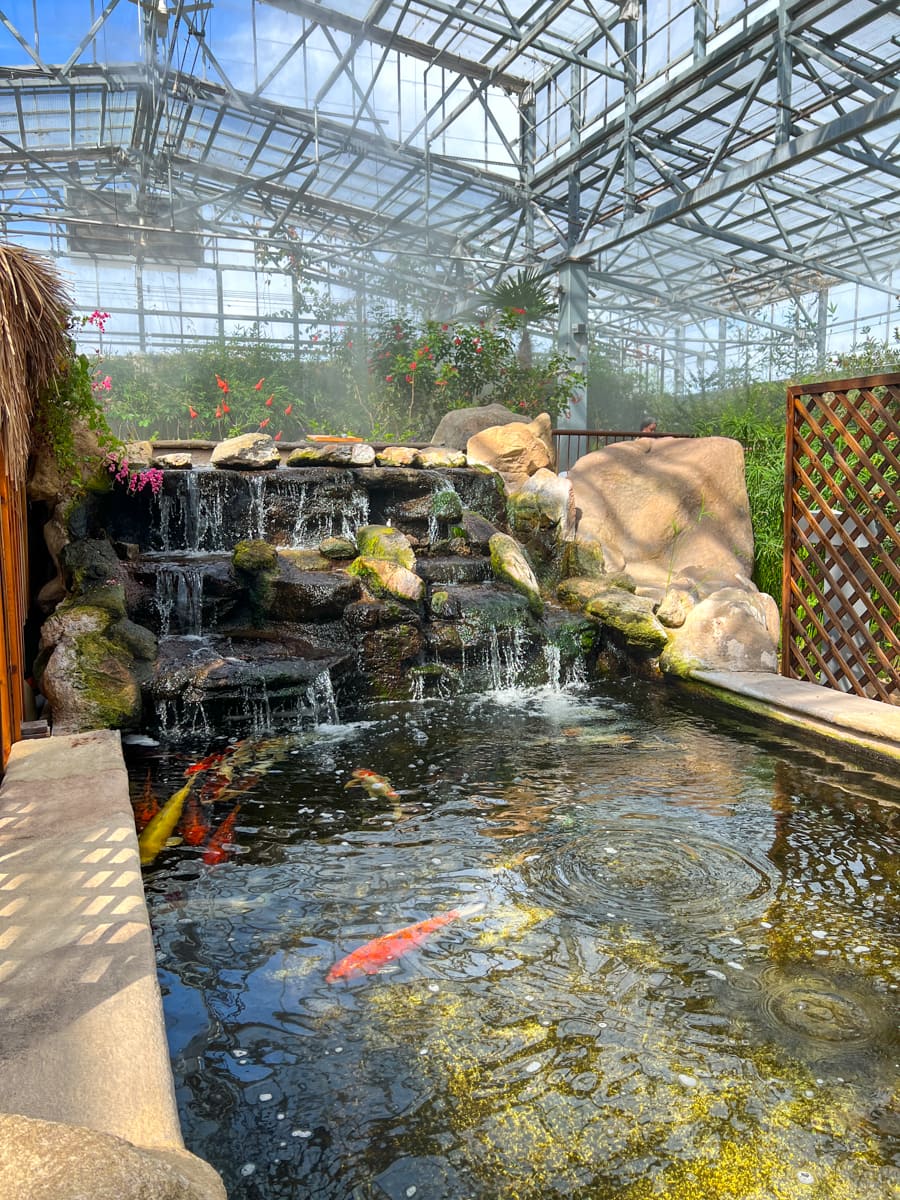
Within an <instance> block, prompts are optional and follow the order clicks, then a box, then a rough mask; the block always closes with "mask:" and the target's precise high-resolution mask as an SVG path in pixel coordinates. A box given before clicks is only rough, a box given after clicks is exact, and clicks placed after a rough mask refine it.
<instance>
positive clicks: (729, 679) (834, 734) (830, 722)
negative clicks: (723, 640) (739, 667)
mask: <svg viewBox="0 0 900 1200" xmlns="http://www.w3.org/2000/svg"><path fill="white" fill-rule="evenodd" d="M690 682H691V683H692V684H699V685H700V686H701V687H703V688H705V689H709V690H711V691H712V692H713V693H714V694H715V695H716V697H717V698H719V699H721V700H723V701H724V702H726V703H730V704H732V705H733V706H735V707H738V708H743V709H745V710H747V711H750V712H753V713H755V714H756V715H758V716H763V717H769V718H771V719H773V720H776V721H780V722H782V723H783V724H786V725H789V726H790V728H791V730H792V732H793V733H795V734H796V733H799V732H801V731H806V732H809V733H812V734H815V735H817V736H819V737H824V738H830V739H832V740H837V741H839V742H841V744H842V745H843V746H845V747H852V748H855V749H857V750H859V751H861V752H863V753H865V754H874V755H878V756H881V757H884V758H888V759H892V760H893V761H894V762H896V763H900V706H898V705H894V704H884V703H883V702H882V701H880V700H867V699H866V698H865V697H864V696H856V695H853V694H851V693H848V692H839V691H837V690H836V689H835V688H829V687H823V686H822V685H821V684H818V683H808V682H806V681H804V680H799V679H786V678H785V677H784V676H783V675H771V674H768V673H767V672H763V671H694V672H693V673H692V674H691V681H690Z"/></svg>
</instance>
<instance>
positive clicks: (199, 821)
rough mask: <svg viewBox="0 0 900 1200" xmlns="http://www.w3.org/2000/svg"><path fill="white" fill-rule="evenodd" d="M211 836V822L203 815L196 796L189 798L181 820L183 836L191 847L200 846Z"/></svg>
mask: <svg viewBox="0 0 900 1200" xmlns="http://www.w3.org/2000/svg"><path fill="white" fill-rule="evenodd" d="M208 835H209V822H208V821H207V820H206V818H205V817H204V815H203V809H202V808H201V807H200V801H199V800H198V799H197V796H196V795H191V796H190V797H189V798H188V802H187V805H186V807H185V811H184V813H183V815H182V818H181V836H182V838H183V839H184V841H186V842H187V844H188V845H189V846H199V845H200V844H201V842H205V841H206V839H207V837H208Z"/></svg>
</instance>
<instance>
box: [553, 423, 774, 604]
mask: <svg viewBox="0 0 900 1200" xmlns="http://www.w3.org/2000/svg"><path fill="white" fill-rule="evenodd" d="M568 478H569V479H570V480H571V481H572V486H573V488H574V490H575V504H576V506H577V508H578V510H579V516H578V525H577V534H578V536H579V537H586V536H591V537H594V538H596V539H597V540H599V541H600V543H601V545H602V547H603V554H604V558H605V561H606V569H607V570H608V571H611V572H615V571H620V570H623V569H625V568H627V570H628V573H629V574H630V575H631V576H632V577H633V578H634V580H635V581H636V583H638V584H641V585H650V586H656V587H660V588H662V589H665V588H667V587H668V586H669V585H670V584H671V582H672V581H673V579H674V578H675V577H676V576H677V575H680V576H684V577H686V578H689V579H692V580H701V579H706V580H715V581H716V582H717V584H718V586H719V587H722V586H724V585H726V584H729V583H734V582H735V581H736V579H737V577H738V576H739V575H740V576H748V575H749V574H750V573H751V571H752V568H753V532H752V529H751V525H750V507H749V502H748V499H747V487H746V483H745V480H744V451H743V448H742V447H741V444H740V443H739V442H736V441H733V440H732V439H731V438H722V437H712V438H638V439H636V440H635V441H631V442H618V443H616V444H614V445H612V446H607V447H605V448H604V449H602V450H595V451H593V452H592V453H591V454H586V455H584V457H583V458H580V459H579V460H578V462H577V463H575V465H574V466H573V467H572V469H571V470H570V471H569V473H568Z"/></svg>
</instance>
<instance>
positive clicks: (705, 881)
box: [522, 819, 772, 930]
mask: <svg viewBox="0 0 900 1200" xmlns="http://www.w3.org/2000/svg"><path fill="white" fill-rule="evenodd" d="M522 870H523V874H524V873H526V872H527V878H528V881H529V883H530V884H531V886H532V887H533V888H534V889H535V891H536V892H537V894H538V895H539V896H541V897H543V898H544V899H545V900H546V901H548V902H549V903H551V904H552V905H553V906H554V907H556V908H557V909H558V910H559V911H561V912H567V913H568V914H569V915H573V916H576V917H579V916H582V917H585V918H586V919H596V917H597V916H598V915H599V916H601V917H602V916H605V917H607V918H609V919H621V920H626V921H628V922H629V923H631V924H638V925H644V926H646V925H651V926H654V927H656V926H671V925H675V926H678V927H683V928H685V929H686V930H692V929H696V928H697V927H698V926H706V925H707V924H708V923H709V922H710V921H711V920H714V919H719V918H720V917H721V916H722V914H723V913H727V917H728V920H729V921H730V922H733V923H735V924H736V923H739V922H740V921H744V920H750V919H752V918H753V917H754V916H758V915H759V914H760V913H762V911H763V910H764V908H765V905H766V904H767V903H768V900H769V897H770V892H771V889H772V880H771V878H770V875H769V871H768V870H767V867H766V864H764V863H761V862H758V861H755V860H753V859H752V858H750V857H749V856H748V855H746V854H744V853H742V852H741V851H739V850H737V849H735V848H734V847H733V846H728V845H725V844H724V843H721V842H718V841H715V840H714V839H712V838H708V837H704V836H702V835H698V834H697V833H696V832H691V833H686V832H685V831H684V830H683V829H682V828H681V827H680V826H678V827H673V826H671V825H668V824H663V823H655V824H654V825H653V826H652V827H648V823H647V822H645V821H639V820H631V821H629V820H627V819H624V820H620V821H618V822H617V824H616V826H615V828H610V829H607V830H602V831H597V832H589V833H586V834H581V835H580V836H578V837H577V838H574V839H572V840H570V841H568V842H566V843H565V844H563V845H560V846H557V847H556V848H555V849H551V850H548V851H547V852H545V853H543V854H540V855H539V856H537V857H536V858H535V859H534V860H532V861H530V862H527V863H525V864H523V868H522Z"/></svg>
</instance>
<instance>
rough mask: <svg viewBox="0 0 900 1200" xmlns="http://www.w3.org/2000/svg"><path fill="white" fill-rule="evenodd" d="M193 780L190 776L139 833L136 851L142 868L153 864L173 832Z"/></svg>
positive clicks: (193, 777)
mask: <svg viewBox="0 0 900 1200" xmlns="http://www.w3.org/2000/svg"><path fill="white" fill-rule="evenodd" d="M194 779H195V776H193V775H192V776H191V778H190V779H189V780H188V781H187V783H186V784H185V785H184V787H183V788H179V790H178V791H177V792H175V794H174V795H173V796H170V797H169V799H168V800H167V801H166V802H165V804H164V805H163V806H162V808H161V809H160V810H159V812H158V813H157V814H156V816H155V817H154V818H153V820H152V821H151V822H150V823H149V825H147V827H146V828H145V829H144V830H143V831H142V832H141V836H140V837H139V838H138V849H139V850H140V852H141V866H142V867H147V866H149V865H150V863H152V862H153V860H154V859H155V858H156V856H157V854H159V852H160V850H162V848H163V846H165V844H166V842H167V841H168V840H169V838H170V837H171V836H172V834H173V833H174V832H175V827H176V825H177V824H178V822H179V821H180V820H181V811H182V809H183V808H184V802H185V800H187V798H188V794H189V792H190V790H191V788H192V787H193V786H194Z"/></svg>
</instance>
